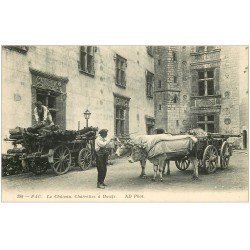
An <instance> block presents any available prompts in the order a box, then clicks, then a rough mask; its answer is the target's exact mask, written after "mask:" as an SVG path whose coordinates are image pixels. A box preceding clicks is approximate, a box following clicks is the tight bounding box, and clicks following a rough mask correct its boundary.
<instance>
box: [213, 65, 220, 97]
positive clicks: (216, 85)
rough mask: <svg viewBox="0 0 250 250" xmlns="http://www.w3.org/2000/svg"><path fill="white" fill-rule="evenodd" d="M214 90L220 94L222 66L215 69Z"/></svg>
mask: <svg viewBox="0 0 250 250" xmlns="http://www.w3.org/2000/svg"><path fill="white" fill-rule="evenodd" d="M214 90H215V94H216V95H218V94H220V92H219V90H220V68H215V69H214Z"/></svg>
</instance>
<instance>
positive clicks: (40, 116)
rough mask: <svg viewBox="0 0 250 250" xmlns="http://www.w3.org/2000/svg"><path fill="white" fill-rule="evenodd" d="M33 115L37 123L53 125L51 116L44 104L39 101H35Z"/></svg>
mask: <svg viewBox="0 0 250 250" xmlns="http://www.w3.org/2000/svg"><path fill="white" fill-rule="evenodd" d="M35 106H36V107H35V109H34V115H35V120H36V123H37V124H42V125H45V126H46V125H54V123H53V121H52V116H51V114H50V112H49V110H48V108H47V107H46V106H44V105H43V104H42V103H41V102H40V101H38V102H36V103H35Z"/></svg>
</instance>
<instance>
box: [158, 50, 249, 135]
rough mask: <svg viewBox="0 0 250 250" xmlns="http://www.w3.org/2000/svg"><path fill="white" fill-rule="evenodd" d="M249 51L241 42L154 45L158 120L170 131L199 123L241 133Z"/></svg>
mask: <svg viewBox="0 0 250 250" xmlns="http://www.w3.org/2000/svg"><path fill="white" fill-rule="evenodd" d="M247 55H248V49H246V47H245V46H159V47H155V49H154V56H155V117H156V126H158V127H162V128H164V129H166V130H167V131H168V132H170V133H180V132H185V131H187V130H188V129H189V128H195V127H201V128H203V129H204V130H206V131H208V132H219V133H223V134H240V133H241V128H240V127H241V125H240V123H241V116H240V108H239V105H240V100H241V97H243V96H242V93H240V86H242V85H247V81H248V79H247V78H246V76H245V75H244V70H242V66H244V67H248V62H247V61H244V62H243V58H248V56H247ZM245 112H248V109H247V110H246V111H245Z"/></svg>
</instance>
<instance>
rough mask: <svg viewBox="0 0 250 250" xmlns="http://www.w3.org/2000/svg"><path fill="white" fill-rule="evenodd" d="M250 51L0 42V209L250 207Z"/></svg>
mask: <svg viewBox="0 0 250 250" xmlns="http://www.w3.org/2000/svg"><path fill="white" fill-rule="evenodd" d="M248 54H249V46H248V45H239V46H237V45H199V46H198V45H185V44H184V45H140V46H138V45H126V46H115V45H112V46H108V45H74V46H73V45H72V46H69V45H18V46H17V45H3V46H2V53H1V55H2V168H1V171H2V201H4V202H57V201H60V202H61V201H63V202H203V201H205V202H207V201H210V202H242V201H248V185H249V183H248V182H249V180H248V147H249V145H248V136H249V135H248V133H249V131H248V112H249V110H248V76H249V68H248Z"/></svg>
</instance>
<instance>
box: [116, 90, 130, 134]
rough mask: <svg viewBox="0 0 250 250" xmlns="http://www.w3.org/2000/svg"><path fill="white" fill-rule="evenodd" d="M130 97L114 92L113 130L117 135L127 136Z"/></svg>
mask: <svg viewBox="0 0 250 250" xmlns="http://www.w3.org/2000/svg"><path fill="white" fill-rule="evenodd" d="M129 101H130V98H129V97H126V96H122V95H120V94H115V93H114V104H115V106H114V132H115V135H116V136H118V137H128V136H129Z"/></svg>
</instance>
